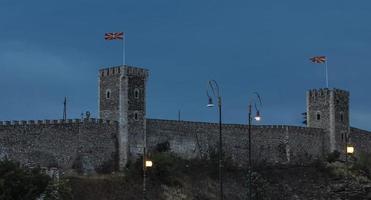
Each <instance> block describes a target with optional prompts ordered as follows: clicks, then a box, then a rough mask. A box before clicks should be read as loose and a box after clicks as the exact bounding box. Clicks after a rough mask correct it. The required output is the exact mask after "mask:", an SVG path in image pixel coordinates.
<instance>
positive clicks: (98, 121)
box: [0, 118, 118, 126]
mask: <svg viewBox="0 0 371 200" xmlns="http://www.w3.org/2000/svg"><path fill="white" fill-rule="evenodd" d="M80 123H95V124H117V123H118V122H117V121H112V120H103V119H95V118H89V119H83V120H82V119H67V120H62V119H58V120H12V121H0V126H16V125H43V124H80Z"/></svg>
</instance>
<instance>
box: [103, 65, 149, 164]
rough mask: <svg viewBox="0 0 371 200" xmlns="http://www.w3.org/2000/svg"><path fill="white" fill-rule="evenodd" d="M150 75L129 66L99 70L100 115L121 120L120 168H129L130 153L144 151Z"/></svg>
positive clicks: (140, 69) (119, 141) (107, 118)
mask: <svg viewBox="0 0 371 200" xmlns="http://www.w3.org/2000/svg"><path fill="white" fill-rule="evenodd" d="M147 78H148V70H146V69H142V68H137V67H131V66H127V65H124V66H118V67H111V68H105V69H101V70H99V89H98V91H99V93H98V95H99V102H98V105H99V109H98V110H99V116H100V118H101V119H106V120H114V121H118V122H119V123H118V124H119V133H118V136H117V139H118V159H119V168H120V169H123V168H124V167H125V165H126V163H127V161H128V159H130V153H132V154H136V153H138V154H139V153H141V152H142V151H143V144H144V142H143V141H144V140H143V139H144V134H145V131H146V128H145V127H146V120H145V119H146V117H145V116H146V106H145V105H146V102H145V100H146V98H145V97H146V82H147ZM132 140H133V141H132Z"/></svg>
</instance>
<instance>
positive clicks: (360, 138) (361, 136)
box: [349, 127, 371, 155]
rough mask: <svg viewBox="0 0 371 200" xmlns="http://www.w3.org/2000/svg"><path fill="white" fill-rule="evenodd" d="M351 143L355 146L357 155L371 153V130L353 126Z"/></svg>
mask: <svg viewBox="0 0 371 200" xmlns="http://www.w3.org/2000/svg"><path fill="white" fill-rule="evenodd" d="M349 144H351V145H353V146H354V149H355V154H356V155H359V153H371V132H370V131H366V130H362V129H358V128H353V127H351V128H350V135H349Z"/></svg>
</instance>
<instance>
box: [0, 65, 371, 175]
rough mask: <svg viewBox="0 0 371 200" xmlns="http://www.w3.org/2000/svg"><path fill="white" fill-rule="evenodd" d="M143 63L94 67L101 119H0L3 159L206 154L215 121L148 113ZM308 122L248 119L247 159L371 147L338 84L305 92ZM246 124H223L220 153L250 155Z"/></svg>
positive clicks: (279, 159)
mask: <svg viewBox="0 0 371 200" xmlns="http://www.w3.org/2000/svg"><path fill="white" fill-rule="evenodd" d="M147 77H148V70H145V69H142V68H136V67H131V66H119V67H112V68H107V69H102V70H100V72H99V94H98V96H99V113H100V118H101V119H85V120H66V121H62V120H43V121H41V120H38V121H5V122H4V121H3V122H0V159H1V158H4V157H8V158H10V159H14V160H17V161H19V162H21V163H22V164H26V165H40V166H43V167H58V168H61V169H63V170H68V169H71V168H74V167H75V166H76V164H78V165H83V168H84V169H90V170H95V171H98V170H99V169H101V168H107V166H111V167H112V166H113V167H112V168H115V169H123V167H124V166H125V164H126V162H127V160H128V159H136V158H138V157H139V156H142V155H143V152H144V151H143V150H144V146H145V144H147V148H148V149H149V151H150V150H153V149H154V148H155V147H156V145H157V144H161V143H164V142H169V144H170V150H171V151H172V152H174V153H176V154H178V155H179V156H181V157H184V158H195V157H207V156H208V155H210V152H211V151H213V150H216V151H217V149H216V147H217V144H218V141H219V126H218V124H216V123H206V122H190V121H176V120H161V119H146V109H145V106H146V101H145V100H146V81H147ZM307 113H308V115H307V117H308V126H307V127H301V126H285V125H259V126H252V159H253V160H255V162H256V161H262V162H268V163H282V164H286V163H292V164H304V163H306V162H311V161H312V160H313V159H317V158H324V157H325V156H326V155H327V154H328V153H330V152H331V151H333V150H338V151H340V152H343V153H344V151H345V145H346V143H345V138H346V137H347V136H349V138H350V144H352V145H354V147H355V153H356V155H357V154H358V153H359V152H369V153H371V133H370V132H368V131H364V130H360V129H356V128H350V126H349V93H348V92H346V91H343V90H339V89H327V88H325V89H319V90H310V91H308V93H307ZM247 131H248V126H247V125H239V124H223V126H222V133H223V150H224V152H225V156H226V157H228V158H231V159H232V161H233V162H234V163H235V164H237V165H240V166H242V165H244V164H246V161H247V159H248V146H247V145H248V132H247Z"/></svg>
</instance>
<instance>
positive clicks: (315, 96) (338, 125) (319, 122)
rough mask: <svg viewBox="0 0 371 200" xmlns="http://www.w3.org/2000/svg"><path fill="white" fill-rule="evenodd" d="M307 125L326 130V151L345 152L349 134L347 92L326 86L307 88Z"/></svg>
mask: <svg viewBox="0 0 371 200" xmlns="http://www.w3.org/2000/svg"><path fill="white" fill-rule="evenodd" d="M307 126H308V127H314V128H323V129H326V130H327V134H328V135H327V136H328V137H327V138H326V146H327V149H326V151H327V153H329V152H333V151H335V150H337V151H339V152H345V145H346V138H347V136H348V135H349V92H347V91H344V90H339V89H328V88H325V89H319V90H309V91H308V92H307Z"/></svg>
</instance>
